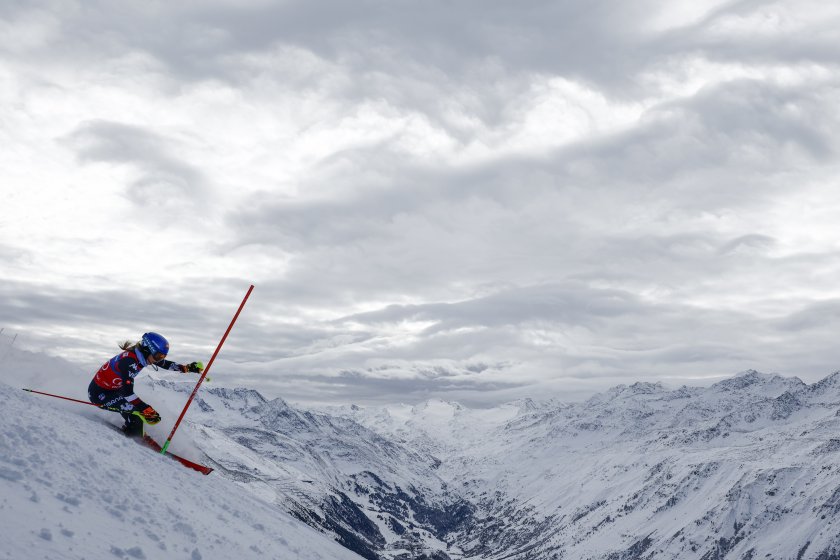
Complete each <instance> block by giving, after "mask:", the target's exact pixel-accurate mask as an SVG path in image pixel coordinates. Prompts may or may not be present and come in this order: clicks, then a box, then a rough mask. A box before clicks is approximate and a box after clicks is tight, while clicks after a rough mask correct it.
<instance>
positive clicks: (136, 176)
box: [0, 0, 840, 404]
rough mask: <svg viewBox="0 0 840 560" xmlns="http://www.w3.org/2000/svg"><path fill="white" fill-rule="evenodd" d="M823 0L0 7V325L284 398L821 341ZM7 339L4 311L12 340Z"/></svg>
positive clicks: (604, 377)
mask: <svg viewBox="0 0 840 560" xmlns="http://www.w3.org/2000/svg"><path fill="white" fill-rule="evenodd" d="M837 29H840V8H835V7H831V6H826V5H824V4H823V3H817V2H800V3H797V6H796V9H793V6H791V5H788V4H786V3H783V2H770V1H760V0H759V1H740V2H739V1H732V2H726V1H721V2H712V3H706V4H704V6H703V7H699V6H698V5H696V3H691V2H672V3H669V4H668V6H667V7H664V6H663V5H662V4H661V3H655V2H643V3H634V4H633V5H632V6H630V5H627V3H626V2H624V3H622V2H617V1H606V0H605V1H598V2H581V1H579V0H568V1H562V2H530V3H527V4H526V5H517V6H511V5H509V4H508V3H502V2H495V3H494V2H486V1H482V2H474V1H469V2H458V3H455V4H452V3H444V2H432V3H423V4H422V5H421V4H416V5H412V4H406V3H393V2H378V1H372V2H365V3H361V4H355V5H353V6H350V5H348V4H346V3H343V2H329V1H324V2H317V3H316V4H313V3H311V2H308V3H307V2H282V3H281V2H271V1H267V0H265V1H262V0H254V1H252V2H245V3H242V2H238V3H231V2H226V1H222V0H218V1H215V2H185V3H180V4H178V5H177V6H170V5H167V4H165V3H155V2H152V3H145V4H142V5H140V4H134V5H129V6H126V5H120V6H117V5H115V4H113V3H108V2H78V3H73V2H68V3H59V4H55V3H50V2H42V3H38V2H36V3H32V2H26V3H14V2H12V3H6V4H4V6H3V7H2V8H0V37H2V39H0V53H2V57H0V83H2V84H3V85H2V86H0V120H2V122H3V126H2V127H0V140H2V142H3V145H4V146H8V149H5V150H4V151H3V152H0V190H2V198H3V211H2V213H0V233H2V237H0V259H1V260H2V263H3V266H2V267H0V280H2V283H1V284H0V286H2V287H0V290H2V295H3V297H2V301H0V326H3V327H5V328H6V329H7V332H16V331H17V332H20V333H21V340H22V341H24V342H25V343H28V344H30V345H33V346H38V347H41V348H44V347H45V348H49V349H53V350H54V351H55V352H56V353H60V354H62V355H65V356H66V357H69V358H71V359H74V360H76V361H78V362H80V363H82V364H84V365H86V366H90V367H92V368H95V367H96V366H98V363H99V362H100V361H102V360H104V359H105V358H107V357H108V354H109V353H110V352H111V350H112V347H113V341H115V340H117V339H124V338H126V337H128V338H131V337H134V336H138V335H139V334H141V333H142V332H144V331H145V330H150V329H154V330H158V331H161V332H164V333H165V334H166V335H167V336H168V337H169V338H170V339H171V340H172V342H173V347H174V348H175V349H177V350H176V353H177V354H178V356H174V357H176V359H177V358H179V356H180V353H181V352H183V354H184V355H183V356H180V358H181V359H183V360H187V359H198V358H201V357H202V356H204V355H205V354H209V352H212V349H213V347H214V345H215V341H216V339H217V338H218V337H219V336H220V335H221V333H222V332H223V330H224V327H225V326H226V324H227V320H228V318H229V316H230V315H231V314H232V312H233V311H234V310H235V309H236V305H237V304H238V301H239V298H240V297H241V296H242V295H244V292H245V289H246V288H247V286H248V284H249V283H254V284H256V286H257V288H256V290H255V292H254V295H253V297H252V301H251V303H249V307H248V308H247V311H246V313H245V314H244V315H243V317H242V320H241V324H240V325H238V326H237V329H236V330H235V331H234V334H233V335H232V337H231V339H230V341H229V342H228V346H226V348H225V352H224V353H223V355H222V361H221V362H220V366H222V367H224V375H226V376H228V377H229V379H230V380H231V382H232V383H241V384H249V385H254V386H256V387H258V388H260V389H262V390H264V391H267V392H268V393H269V394H277V395H283V396H284V397H286V398H289V399H291V400H308V401H318V400H320V401H345V400H355V401H363V402H394V401H400V400H402V401H409V402H412V401H416V400H420V399H422V398H426V397H429V396H438V397H444V398H453V399H458V400H463V401H466V402H470V403H471V404H490V403H494V402H499V401H501V400H507V399H512V398H518V397H524V396H558V397H563V396H567V397H571V396H576V395H580V394H583V393H586V392H587V391H591V390H597V389H601V388H603V386H604V385H609V384H614V383H617V382H623V381H633V380H637V379H664V380H667V381H669V382H672V383H682V382H697V381H698V380H702V379H708V378H714V377H716V376H723V375H730V374H732V373H735V372H737V371H740V370H743V369H747V368H751V367H754V368H757V369H762V370H769V371H780V372H783V373H788V374H795V375H800V376H802V377H803V378H806V379H816V378H821V377H823V376H824V375H825V374H826V373H827V372H828V371H831V370H833V369H836V365H835V364H836V360H835V353H836V352H835V349H834V344H833V341H832V335H831V333H832V332H833V327H834V326H835V323H836V322H837V321H838V319H837V316H838V314H837V313H836V309H837V308H838V305H840V304H838V302H840V290H838V288H837V287H836V286H837V282H836V278H837V276H838V272H839V270H838V269H840V258H838V255H840V253H839V252H838V245H837V241H836V239H837V235H836V231H837V226H836V216H837V215H838V210H840V195H838V194H837V191H836V188H835V185H834V183H835V177H836V172H837V170H838V163H839V161H838V143H837V139H836V138H837V136H836V130H838V128H839V127H838V124H840V122H838V120H840V118H838V113H837V110H836V100H837V99H838V94H839V93H840V74H838V62H840V60H838V59H837V56H836V48H835V45H836V44H837V41H838V40H840V36H839V35H840V32H838V31H837ZM26 341H28V342H26Z"/></svg>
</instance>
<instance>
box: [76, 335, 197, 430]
mask: <svg viewBox="0 0 840 560" xmlns="http://www.w3.org/2000/svg"><path fill="white" fill-rule="evenodd" d="M120 348H122V349H123V352H122V353H120V354H117V355H116V356H114V357H113V358H111V359H110V360H108V361H107V362H105V363H104V364H103V365H102V367H101V368H99V371H97V372H96V375H95V376H94V378H93V380H92V381H91V382H90V385H89V386H88V398H89V399H90V402H92V403H93V404H98V405H100V406H103V407H108V408H118V409H120V410H121V411H122V412H121V413H120V414H122V417H123V418H124V419H125V425H124V426H123V431H124V432H125V434H126V435H128V436H140V435H143V423H144V422H145V423H146V424H157V423H158V422H160V414H158V413H157V411H156V410H155V409H154V408H152V407H151V406H149V405H148V404H146V403H145V402H143V401H142V400H141V399H140V397H138V396H137V395H135V394H134V378H135V377H137V375H138V374H139V373H140V370H142V369H143V368H144V367H146V366H148V365H151V366H152V367H154V368H155V369H157V368H158V367H161V368H163V369H167V370H171V371H180V372H181V373H201V372H202V371H204V364H202V363H201V362H192V363H191V364H188V365H181V364H176V363H175V362H171V361H169V360H167V359H165V358H166V355H167V354H168V353H169V342H168V341H167V340H166V339H165V338H163V336H161V335H159V334H158V333H154V332H148V333H146V334H144V335H143V338H141V339H140V340H139V341H138V342H135V343H131V342H129V341H126V342H124V343H122V344H120Z"/></svg>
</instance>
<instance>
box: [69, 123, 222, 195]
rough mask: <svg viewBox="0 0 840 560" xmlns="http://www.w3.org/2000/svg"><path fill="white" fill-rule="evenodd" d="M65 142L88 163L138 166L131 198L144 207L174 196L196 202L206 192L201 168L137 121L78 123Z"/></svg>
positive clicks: (206, 186)
mask: <svg viewBox="0 0 840 560" xmlns="http://www.w3.org/2000/svg"><path fill="white" fill-rule="evenodd" d="M66 143H67V144H68V145H69V146H71V147H72V148H73V149H74V150H76V152H77V154H78V157H79V159H80V160H81V161H82V162H85V163H115V164H125V165H129V166H131V167H132V168H134V169H135V171H136V174H137V178H136V179H135V180H134V181H133V182H132V183H131V185H130V186H129V188H128V191H127V195H128V197H127V198H128V199H129V200H130V201H131V202H133V203H135V204H137V205H139V206H142V207H145V208H163V207H165V206H166V205H167V201H169V200H170V199H172V198H174V199H176V200H177V201H178V204H185V203H189V204H195V203H198V202H201V201H202V200H203V198H204V197H206V195H207V190H208V185H207V179H206V178H205V176H204V174H203V173H202V171H201V170H200V169H199V168H197V167H195V166H193V165H190V164H188V163H186V162H184V161H182V160H180V159H179V158H177V157H175V156H174V155H173V152H174V151H175V150H174V148H173V147H172V146H171V144H172V142H171V141H169V140H167V139H165V138H164V137H162V136H160V135H158V134H156V133H154V132H151V131H149V130H146V129H143V128H140V127H138V126H134V125H128V124H123V123H117V122H109V121H101V120H95V121H89V122H86V123H84V124H82V125H81V126H79V127H78V128H77V129H76V130H75V131H74V132H73V133H72V134H71V135H70V136H69V137H68V138H67V139H66Z"/></svg>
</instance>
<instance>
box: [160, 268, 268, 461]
mask: <svg viewBox="0 0 840 560" xmlns="http://www.w3.org/2000/svg"><path fill="white" fill-rule="evenodd" d="M253 290H254V285H253V284H251V287H250V288H248V293H246V294H245V297H244V298H243V299H242V303H240V304H239V309H237V310H236V315H234V316H233V319H231V320H230V325H228V328H227V330H226V331H225V334H224V336H223V337H222V340H220V341H219V345H218V346H216V351H215V352H213V357H211V358H210V361H209V362H207V367H205V368H204V371H203V372H202V373H201V377H200V378H199V379H198V383H196V384H195V388H194V389H193V392H192V394H191V395H190V398H189V399H187V404H185V405H184V410H182V411H181V415H180V416H179V417H178V420H176V421H175V425H174V426H172V431H171V432H170V433H169V437H167V438H166V442H165V443H164V444H163V446H162V447H161V450H160V452H161V453H163V454H166V449H167V448H168V447H169V444H170V443H171V442H172V438H173V436H174V435H175V430H177V429H178V426H179V425H180V424H181V420H183V419H184V415H185V414H186V413H187V409H188V408H189V407H190V405H191V404H192V402H193V399H194V398H195V394H196V393H198V388H199V387H201V383H202V382H203V381H204V378H205V377H206V376H207V373H208V372H209V371H210V366H212V365H213V360H215V359H216V356H218V355H219V350H221V349H222V344H224V343H225V340H227V337H228V335H229V334H230V331H231V329H232V328H233V324H234V323H235V322H236V320H237V319H238V318H239V314H240V313H242V308H243V307H245V302H246V301H248V297H249V296H250V295H251V292H252V291H253Z"/></svg>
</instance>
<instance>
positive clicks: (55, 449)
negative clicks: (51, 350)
mask: <svg viewBox="0 0 840 560" xmlns="http://www.w3.org/2000/svg"><path fill="white" fill-rule="evenodd" d="M7 350H8V348H4V347H3V346H0V359H1V358H4V352H6V351H7ZM5 358H9V355H8V352H6V354H5ZM18 358H19V359H18V360H17V361H13V360H12V361H13V362H14V363H13V365H14V366H15V368H14V369H15V371H14V372H11V371H9V370H8V369H5V368H4V364H2V363H0V374H2V376H0V379H2V381H4V382H5V383H0V411H2V415H3V421H2V422H0V543H2V545H0V559H11V560H30V559H31V560H37V559H45V560H46V559H51V560H71V559H79V560H82V559H84V560H98V559H106V558H108V559H117V558H123V559H129V560H143V559H147V560H152V559H166V560H170V559H172V560H174V559H186V560H231V559H236V560H245V559H250V558H278V559H279V558H283V559H311V560H318V559H324V560H327V559H329V560H336V559H338V560H341V559H346V560H351V559H356V560H358V558H359V556H358V555H356V554H355V553H353V552H350V551H348V550H347V549H345V548H343V547H342V546H340V545H339V544H337V543H335V542H334V541H333V539H332V537H331V536H329V535H324V534H321V533H318V532H317V531H315V530H314V529H312V528H310V527H309V526H307V525H305V524H303V523H302V522H300V521H298V520H296V519H294V518H292V517H291V516H289V515H288V514H286V513H284V512H283V511H282V509H281V508H279V507H277V505H276V504H274V503H272V502H271V501H268V502H266V501H264V500H261V499H259V498H257V497H255V496H254V494H252V493H250V492H247V491H244V490H243V489H242V487H241V486H239V485H238V484H237V483H235V482H233V481H231V480H229V479H227V478H225V477H222V476H217V475H216V474H215V473H213V474H211V475H210V476H203V475H201V474H199V473H197V472H195V471H192V470H188V469H186V468H185V467H183V466H182V465H180V464H179V463H176V462H175V461H173V460H170V459H167V458H165V457H162V456H161V455H160V454H158V453H156V452H155V451H153V450H152V449H150V448H148V447H146V446H142V445H139V444H137V443H135V442H134V441H132V440H129V439H127V438H126V437H125V436H123V435H122V434H121V433H119V432H117V431H116V430H114V429H112V428H111V427H109V426H108V424H106V423H105V421H104V420H103V418H106V419H107V416H106V415H107V413H104V412H101V411H98V410H96V409H95V408H94V407H85V406H84V405H79V404H72V403H67V404H66V405H65V404H64V403H63V402H62V401H59V400H56V399H50V398H47V397H41V396H37V395H32V394H29V393H26V392H24V391H21V390H20V388H19V386H20V385H19V386H18V387H11V386H10V385H8V384H6V383H8V382H10V381H12V382H15V381H21V380H22V379H32V378H34V377H35V375H34V374H35V373H36V372H37V371H40V372H50V371H51V372H53V374H56V372H57V371H58V370H57V369H56V363H55V359H54V358H48V357H46V356H39V355H37V354H29V353H19V354H18ZM8 364H9V360H7V361H6V365H8ZM85 386H86V384H85ZM56 392H61V391H60V390H59V391H56ZM73 396H75V397H79V396H80V395H79V394H78V387H77V388H76V391H75V392H74V393H73ZM73 407H76V408H75V409H74V408H73ZM88 408H90V409H91V410H87V409H88ZM113 416H116V417H117V419H118V416H117V415H116V414H114V415H113ZM115 421H116V420H115ZM176 438H177V436H176Z"/></svg>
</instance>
